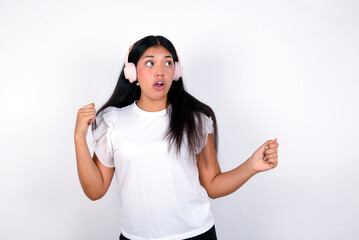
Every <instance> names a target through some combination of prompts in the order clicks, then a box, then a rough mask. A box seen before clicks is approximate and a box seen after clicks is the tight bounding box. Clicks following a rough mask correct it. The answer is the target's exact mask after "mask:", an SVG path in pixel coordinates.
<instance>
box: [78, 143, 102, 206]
mask: <svg viewBox="0 0 359 240" xmlns="http://www.w3.org/2000/svg"><path fill="white" fill-rule="evenodd" d="M75 150H76V159H77V171H78V175H79V178H80V183H81V186H82V189H83V190H84V192H85V194H86V195H87V196H88V197H89V198H90V199H92V200H95V199H98V198H101V197H102V195H103V192H104V184H103V179H102V175H101V172H100V170H99V168H98V167H97V165H96V164H95V162H94V160H93V159H92V157H91V154H90V151H89V149H88V146H87V142H86V138H75Z"/></svg>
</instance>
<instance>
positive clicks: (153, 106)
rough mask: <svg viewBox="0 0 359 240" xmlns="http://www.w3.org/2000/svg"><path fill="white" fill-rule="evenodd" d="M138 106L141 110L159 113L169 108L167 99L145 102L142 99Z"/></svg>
mask: <svg viewBox="0 0 359 240" xmlns="http://www.w3.org/2000/svg"><path fill="white" fill-rule="evenodd" d="M136 104H137V106H138V107H139V108H141V109H142V110H144V111H147V112H158V111H161V110H163V109H166V108H167V107H168V104H167V99H165V100H163V99H161V100H159V101H156V100H146V101H144V99H142V98H140V100H138V102H137V103H136Z"/></svg>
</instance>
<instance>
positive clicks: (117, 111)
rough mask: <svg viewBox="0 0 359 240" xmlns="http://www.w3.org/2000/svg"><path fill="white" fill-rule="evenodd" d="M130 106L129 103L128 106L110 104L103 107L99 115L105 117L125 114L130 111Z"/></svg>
mask: <svg viewBox="0 0 359 240" xmlns="http://www.w3.org/2000/svg"><path fill="white" fill-rule="evenodd" d="M130 106H131V105H128V106H126V107H121V108H119V107H115V106H108V107H106V108H105V109H103V110H102V111H101V112H99V113H98V116H101V115H103V116H104V117H105V116H106V117H110V116H111V117H114V116H116V115H123V114H126V113H127V112H129V111H130Z"/></svg>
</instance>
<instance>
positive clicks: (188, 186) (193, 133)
mask: <svg viewBox="0 0 359 240" xmlns="http://www.w3.org/2000/svg"><path fill="white" fill-rule="evenodd" d="M91 124H92V132H93V136H94V141H95V142H94V143H95V145H94V149H95V152H94V154H93V157H91V154H90V152H89V148H88V146H87V143H86V135H87V132H88V127H89V125H91ZM217 135H218V133H217V123H216V117H215V115H214V113H213V111H212V109H211V108H210V107H209V106H207V105H205V104H204V103H202V102H200V101H198V100H197V99H196V98H194V97H193V96H191V95H190V94H189V93H188V92H186V90H185V89H184V86H183V81H182V67H181V64H180V62H179V59H178V56H177V53H176V50H175V48H174V46H173V45H172V43H171V42H170V41H169V40H168V39H166V38H164V37H162V36H147V37H145V38H143V39H141V40H139V41H138V42H136V43H135V44H134V45H133V46H132V47H131V49H130V50H129V53H128V55H127V57H126V63H125V67H124V69H123V70H122V72H121V74H120V77H119V80H118V82H117V85H116V88H115V90H114V92H113V94H112V96H111V97H110V99H109V100H108V101H107V103H105V104H104V106H103V107H102V108H100V109H99V111H98V112H97V113H96V109H95V105H94V104H93V103H91V104H89V105H87V106H84V107H83V108H80V109H79V111H78V114H77V120H76V126H75V136H74V138H75V148H76V158H77V168H78V174H79V178H80V182H81V186H82V188H83V190H84V192H85V194H86V195H87V196H88V197H89V198H90V199H91V200H97V199H100V198H101V197H102V196H104V194H105V193H106V192H107V190H108V188H109V186H110V183H111V181H112V178H113V175H114V173H116V178H117V181H118V187H119V193H120V200H121V202H120V207H121V235H120V239H131V240H140V239H141V240H144V239H158V240H159V239H161V240H164V239H166V240H170V239H173V240H175V239H192V240H193V239H209V240H211V239H217V237H216V232H215V227H214V218H213V215H212V213H211V210H210V202H209V197H210V198H213V199H214V198H218V197H222V196H226V195H228V194H230V193H232V192H234V191H236V190H237V189H238V188H239V187H241V186H242V185H243V184H244V183H245V182H246V181H247V180H248V179H250V178H251V177H252V176H254V175H255V174H256V173H259V172H262V171H266V170H269V169H272V168H274V167H276V166H277V162H278V155H277V149H278V146H279V145H278V143H277V140H276V139H275V140H269V141H266V142H265V143H264V144H263V145H262V146H260V147H259V148H258V149H257V150H256V151H255V152H254V153H253V154H252V156H251V157H250V158H248V159H247V160H246V161H245V162H244V163H242V164H241V165H240V166H238V167H237V168H235V169H233V170H231V171H228V172H224V173H222V172H221V170H220V167H219V165H218V161H217V145H218V143H217V142H218V141H217ZM115 170H116V171H115Z"/></svg>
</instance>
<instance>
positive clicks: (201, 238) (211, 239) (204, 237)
mask: <svg viewBox="0 0 359 240" xmlns="http://www.w3.org/2000/svg"><path fill="white" fill-rule="evenodd" d="M120 240H130V239H128V238H126V237H125V236H123V235H122V234H121V235H120ZM184 240H217V235H216V228H215V227H214V225H213V227H212V228H211V229H209V230H208V231H207V232H205V233H202V234H200V235H198V236H195V237H191V238H186V239H184Z"/></svg>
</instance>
